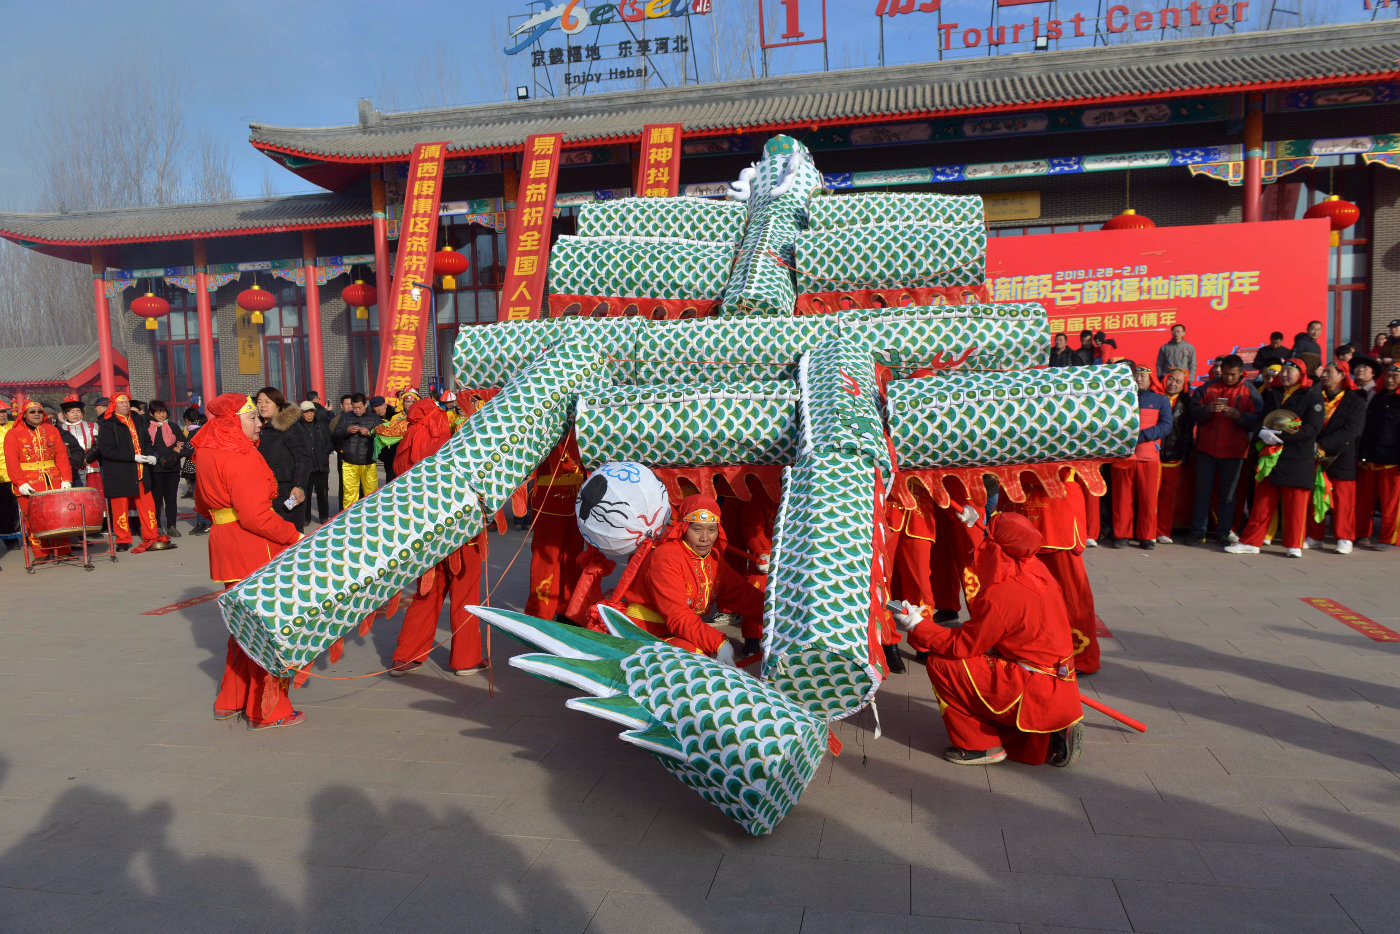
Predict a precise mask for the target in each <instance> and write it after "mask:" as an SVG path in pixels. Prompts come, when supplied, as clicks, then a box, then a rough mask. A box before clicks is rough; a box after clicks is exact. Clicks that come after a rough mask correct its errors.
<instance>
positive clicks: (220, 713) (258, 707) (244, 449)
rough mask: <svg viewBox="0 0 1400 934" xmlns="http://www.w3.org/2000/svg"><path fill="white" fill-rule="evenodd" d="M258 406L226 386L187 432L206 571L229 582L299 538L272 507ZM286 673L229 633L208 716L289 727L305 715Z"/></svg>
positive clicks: (272, 484) (258, 726)
mask: <svg viewBox="0 0 1400 934" xmlns="http://www.w3.org/2000/svg"><path fill="white" fill-rule="evenodd" d="M260 434H262V420H261V419H259V418H258V407H257V406H256V405H254V404H253V400H252V399H249V398H248V397H247V396H245V395H243V394H242V393H237V392H226V393H224V394H223V395H221V396H219V397H218V398H217V399H215V400H214V401H213V402H211V403H209V421H208V422H207V423H206V424H205V425H204V427H203V428H201V429H199V431H198V432H196V433H195V436H194V438H193V439H192V440H191V441H190V443H191V444H192V445H193V446H194V458H195V466H196V469H197V470H198V471H199V483H198V485H196V486H195V503H194V508H195V511H196V512H198V513H199V514H200V515H201V516H204V517H205V518H207V519H211V520H212V521H213V523H214V525H213V528H211V529H210V530H209V576H210V577H211V578H213V579H214V580H216V581H218V582H220V583H222V584H224V585H225V586H227V587H232V586H233V585H234V584H236V583H238V582H239V581H241V580H243V579H244V578H245V577H247V576H248V575H250V574H252V573H253V572H254V571H256V570H257V569H258V568H260V567H262V566H263V565H264V564H266V563H267V562H269V561H271V560H272V559H273V558H275V557H276V556H277V555H279V554H281V553H282V550H283V549H285V548H286V547H287V546H288V545H291V544H294V543H296V542H298V541H300V540H301V533H299V532H297V530H296V527H295V526H294V525H292V524H291V523H290V522H288V521H287V520H286V519H283V518H282V517H281V516H279V515H277V513H275V512H273V511H272V501H273V500H274V499H276V498H277V478H276V477H274V476H273V475H272V469H271V468H270V467H268V466H267V461H265V460H263V457H262V455H261V454H259V453H258V448H257V440H258V436H259V435H260ZM290 680H291V679H289V678H282V677H278V676H277V675H275V674H272V673H270V672H267V671H264V670H263V669H262V668H261V667H260V666H259V665H258V663H257V662H255V661H253V660H252V659H251V658H249V657H248V654H247V653H246V652H244V651H243V649H242V647H241V646H239V644H238V643H237V642H235V641H234V640H233V637H232V636H230V637H229V640H228V654H227V656H226V657H225V659H224V679H223V682H222V683H221V684H220V685H219V696H218V697H217V698H216V699H215V701H214V719H215V720H227V719H229V718H231V717H236V716H238V715H239V714H240V713H241V714H243V715H244V716H245V717H247V718H248V729H250V730H266V729H271V728H272V727H278V726H293V725H295V724H298V723H300V722H302V721H303V720H305V719H306V714H304V713H302V712H301V711H300V710H293V709H292V701H291V698H290V697H289V696H288V693H287V692H288V688H289V687H290Z"/></svg>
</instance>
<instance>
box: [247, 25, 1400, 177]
mask: <svg viewBox="0 0 1400 934" xmlns="http://www.w3.org/2000/svg"><path fill="white" fill-rule="evenodd" d="M936 37H937V33H936V32H935V31H934V30H932V29H929V30H928V39H929V43H930V45H931V44H932V43H933V42H934V41H935V39H936ZM1397 59H1400V22H1397V21H1395V20H1388V21H1379V22H1369V23H1359V24H1348V25H1342V26H1321V27H1307V28H1302V29H1289V30H1278V31H1272V32H1247V33H1238V34H1227V35H1219V36H1211V37H1207V38H1199V39H1180V40H1175V41H1171V42H1157V43H1151V44H1146V43H1140V44H1134V45H1122V46H1111V47H1096V48H1082V49H1073V50H1067V51H1056V52H1039V53H1023V54H1015V55H1006V56H992V57H986V58H960V59H956V60H950V61H943V62H930V63H924V64H917V65H902V66H895V67H887V68H864V69H858V70H851V71H839V72H828V73H825V74H821V75H817V76H814V75H791V76H786V77H774V78H763V79H758V80H751V81H733V82H727V83H723V84H707V85H698V86H687V87H679V88H667V89H660V90H647V91H620V92H615V93H609V94H590V95H586V96H582V97H573V98H555V99H545V100H536V101H525V102H512V103H506V104H486V105H480V106H472V107H455V108H447V109H442V110H423V111H414V112H408V113H391V114H382V113H380V112H378V111H377V110H374V109H373V108H372V107H371V106H369V105H368V102H362V105H361V112H360V122H359V123H358V124H357V125H352V126H336V127H278V126H268V125H265V124H256V123H255V124H253V125H252V126H251V127H250V129H251V131H252V133H251V136H250V139H251V142H252V143H253V145H254V146H255V147H257V148H259V149H262V150H264V151H265V152H268V153H269V154H274V153H278V154H283V155H284V156H286V157H288V158H285V159H284V161H285V162H286V163H287V164H288V166H289V167H290V168H292V170H293V171H305V174H306V175H307V177H308V178H313V177H315V176H316V169H315V163H316V162H320V163H325V162H334V163H356V162H360V163H370V162H383V161H396V160H403V159H407V158H408V156H409V154H410V153H411V151H412V149H413V146H414V144H415V143H419V142H430V141H439V140H441V141H446V142H447V143H448V146H449V148H450V150H451V151H453V152H456V153H488V152H497V151H505V150H512V149H518V148H519V147H520V146H522V145H523V144H524V142H525V139H526V137H528V136H529V135H531V134H532V133H546V132H549V133H553V132H562V133H563V134H564V139H565V142H566V144H569V143H574V144H582V143H584V142H594V141H614V142H620V141H632V140H637V139H639V138H640V136H641V131H642V127H643V126H644V125H645V124H649V123H681V124H683V125H684V127H685V132H686V134H687V135H689V136H705V135H719V134H728V133H733V132H738V131H744V130H779V129H783V128H785V127H799V126H812V125H823V124H850V123H860V122H870V121H879V120H888V119H890V118H915V117H924V116H933V115H951V114H963V113H979V112H989V111H1000V112H1006V111H1015V110H1022V109H1027V108H1031V107H1042V106H1047V105H1068V104H1076V103H1086V102H1108V101H1132V100H1143V99H1150V98H1156V99H1160V98H1167V97H1175V96H1182V95H1187V94H1201V93H1202V92H1207V93H1208V92H1210V91H1222V92H1223V91H1231V92H1238V91H1244V90H1266V89H1281V88H1288V87H1296V86H1310V87H1318V86H1324V85H1334V84H1342V83H1347V82H1355V81H1357V80H1358V79H1367V78H1375V77H1380V76H1394V75H1396V74H1397V73H1400V66H1397ZM814 88H818V89H819V90H814ZM302 160H310V164H305V163H303V164H298V163H299V162H301V161H302ZM322 171H323V174H324V170H322ZM326 177H329V176H326Z"/></svg>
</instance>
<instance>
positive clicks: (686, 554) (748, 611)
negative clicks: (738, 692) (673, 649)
mask: <svg viewBox="0 0 1400 934" xmlns="http://www.w3.org/2000/svg"><path fill="white" fill-rule="evenodd" d="M676 515H677V517H678V518H677V519H676V521H674V522H673V523H671V528H670V529H669V530H667V532H666V534H665V535H663V536H662V538H661V541H660V542H659V543H658V544H657V546H656V548H654V549H653V550H652V552H651V554H650V555H648V556H647V559H646V563H645V564H643V565H642V570H641V572H640V573H639V574H638V575H637V580H636V583H634V584H633V585H632V587H631V588H630V589H629V590H628V591H627V595H626V597H625V598H624V599H625V600H627V602H628V606H627V615H628V616H630V617H632V618H633V619H635V620H636V621H637V623H638V625H640V626H641V627H642V628H643V629H645V630H646V631H647V632H650V633H651V634H653V635H656V636H660V637H661V638H663V639H665V640H666V641H668V642H670V643H671V644H672V645H678V646H680V647H681V648H686V649H690V650H691V651H695V652H703V653H704V654H706V655H712V656H714V657H716V658H718V659H719V660H720V661H722V662H725V663H727V664H731V665H732V664H734V662H735V658H736V656H735V652H734V645H733V643H731V642H730V641H729V640H728V639H726V638H725V636H724V633H722V632H720V631H719V630H718V629H716V628H715V627H714V626H712V625H710V624H709V623H707V622H705V620H704V618H703V617H705V616H707V615H709V614H710V613H711V612H712V611H713V610H724V611H728V612H733V613H737V614H739V615H740V616H741V617H743V618H744V620H745V621H750V620H752V621H759V620H762V618H763V592H762V591H760V590H758V589H757V588H755V587H753V586H752V585H751V584H750V583H749V582H748V581H747V580H745V579H744V577H743V575H741V574H740V573H739V572H738V571H735V570H734V569H733V568H731V567H730V566H729V564H728V563H727V562H725V561H721V560H720V557H719V556H720V555H722V554H723V553H724V548H725V536H724V532H723V531H722V530H721V529H720V525H719V522H720V517H719V504H718V503H716V502H715V501H714V500H713V499H711V498H710V497H708V496H701V495H695V496H687V497H686V498H685V499H684V500H682V501H681V506H680V509H679V510H678V511H677V512H676Z"/></svg>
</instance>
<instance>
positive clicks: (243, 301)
mask: <svg viewBox="0 0 1400 934" xmlns="http://www.w3.org/2000/svg"><path fill="white" fill-rule="evenodd" d="M238 307H239V308H242V309H243V310H244V311H251V312H252V314H251V315H249V316H248V320H249V321H251V322H252V323H253V324H262V323H263V316H262V313H263V312H264V311H271V310H272V309H274V308H276V307H277V296H275V295H273V294H272V293H271V292H269V291H267V290H266V289H264V288H263V287H262V286H260V285H258V284H257V283H256V282H255V283H253V287H252V288H251V289H244V290H243V291H242V292H239V293H238Z"/></svg>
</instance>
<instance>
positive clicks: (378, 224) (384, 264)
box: [369, 178, 394, 326]
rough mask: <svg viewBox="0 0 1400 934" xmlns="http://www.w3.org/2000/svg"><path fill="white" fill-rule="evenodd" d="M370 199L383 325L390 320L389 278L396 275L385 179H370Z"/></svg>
mask: <svg viewBox="0 0 1400 934" xmlns="http://www.w3.org/2000/svg"><path fill="white" fill-rule="evenodd" d="M369 199H370V208H371V210H372V211H373V212H374V213H373V214H372V215H371V218H372V220H371V224H372V225H373V230H374V286H375V289H376V290H377V291H378V292H379V323H380V325H381V326H383V325H385V324H386V323H387V322H388V319H387V318H386V317H385V316H386V315H388V314H389V280H390V279H392V278H393V277H394V270H393V269H392V268H390V266H389V215H388V213H387V212H386V211H385V209H384V203H385V202H384V179H382V178H371V179H370V180H369Z"/></svg>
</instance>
